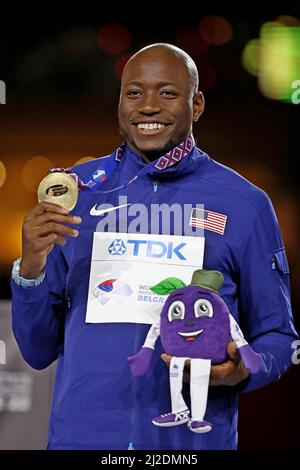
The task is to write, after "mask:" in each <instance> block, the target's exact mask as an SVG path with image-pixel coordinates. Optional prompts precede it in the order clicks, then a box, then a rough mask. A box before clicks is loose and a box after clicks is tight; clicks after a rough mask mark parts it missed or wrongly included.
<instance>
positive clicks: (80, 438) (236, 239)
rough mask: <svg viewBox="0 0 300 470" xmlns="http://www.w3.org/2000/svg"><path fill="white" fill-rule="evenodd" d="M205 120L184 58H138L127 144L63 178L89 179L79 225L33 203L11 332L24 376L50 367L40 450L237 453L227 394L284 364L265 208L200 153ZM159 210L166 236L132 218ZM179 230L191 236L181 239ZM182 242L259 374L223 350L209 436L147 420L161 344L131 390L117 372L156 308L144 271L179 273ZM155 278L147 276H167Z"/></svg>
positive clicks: (281, 277)
mask: <svg viewBox="0 0 300 470" xmlns="http://www.w3.org/2000/svg"><path fill="white" fill-rule="evenodd" d="M203 108H204V99H203V95H202V93H201V92H200V91H198V73H197V69H196V66H195V64H194V62H193V60H192V59H191V58H190V57H189V56H188V55H187V54H186V53H185V52H184V51H182V50H180V49H178V48H177V47H174V46H172V45H169V44H153V45H151V46H148V47H146V48H144V49H142V50H140V51H139V52H137V53H136V54H135V55H134V56H133V57H132V58H131V59H130V60H129V61H128V63H127V65H126V67H125V70H124V73H123V77H122V85H121V96H120V104H119V125H120V131H121V134H122V135H123V137H124V138H125V142H124V144H123V145H122V146H121V147H120V148H118V149H117V150H116V151H114V152H113V153H112V154H111V155H108V156H106V157H103V158H100V159H96V160H94V161H91V162H87V163H84V164H82V165H79V166H77V167H75V168H74V169H73V171H74V172H75V173H76V174H77V175H78V176H79V178H80V179H81V180H82V181H83V182H85V185H80V188H83V189H84V190H83V191H80V192H79V200H78V203H77V205H76V208H75V210H74V213H72V214H69V213H68V211H67V210H65V209H62V208H61V207H59V206H57V205H55V204H50V203H40V204H37V205H36V206H35V207H34V208H33V209H31V210H30V211H29V212H28V214H27V215H26V217H25V219H24V223H23V234H22V257H21V258H20V259H18V260H16V261H15V263H14V267H13V272H12V281H11V287H12V313H13V328H14V333H15V336H16V339H17V342H18V344H19V347H20V350H21V352H22V354H23V357H24V358H25V360H26V361H27V362H28V363H29V364H30V365H31V366H32V367H34V368H36V369H43V368H45V367H47V366H49V365H50V364H51V363H52V362H53V361H55V360H56V359H58V365H57V376H56V386H55V389H54V397H53V404H52V412H51V420H50V428H49V442H48V448H49V449H128V448H129V449H132V448H135V449H170V450H171V449H235V448H236V447H237V399H238V393H239V392H241V391H250V390H254V389H256V388H259V387H262V386H264V385H266V384H268V383H270V382H272V381H273V380H276V379H278V378H279V377H280V376H281V374H282V373H283V372H284V371H285V370H286V369H287V368H288V366H289V365H290V362H291V351H292V349H291V344H292V342H293V341H294V340H295V338H297V335H296V333H295V331H294V327H293V320H292V314H291V306H290V292H289V276H288V272H289V268H288V263H287V260H286V255H285V249H284V245H283V241H282V237H281V233H280V229H279V227H278V222H277V219H276V216H275V213H274V210H273V207H272V204H271V202H270V200H269V198H268V196H267V195H266V194H265V193H264V192H263V191H261V190H260V189H258V188H257V187H256V186H254V185H252V184H251V183H249V182H248V181H246V180H245V179H244V178H242V177H241V176H240V175H238V174H237V173H236V172H234V171H232V170H231V169H229V168H226V167H225V166H223V165H220V164H219V163H217V162H216V161H214V160H213V159H211V158H210V157H209V156H208V155H207V154H206V153H204V152H203V151H201V150H200V149H199V148H197V147H196V145H195V141H194V138H193V135H192V125H193V122H196V121H197V120H198V118H199V116H200V115H201V114H202V112H203ZM73 176H74V175H73ZM127 201H128V202H127ZM102 204H103V205H105V208H103V206H102ZM159 204H161V205H163V206H164V208H165V207H166V206H167V207H169V208H171V207H173V206H175V205H176V207H177V209H178V211H177V213H176V220H175V217H173V219H172V220H171V222H170V223H169V224H164V220H163V219H164V217H160V215H159V214H158V212H157V211H156V212H155V211H153V214H156V215H155V216H153V217H154V218H155V220H152V218H151V217H149V219H147V223H145V224H142V223H141V221H139V222H136V219H135V217H136V216H137V213H138V212H143V211H142V210H141V209H142V208H143V209H144V212H145V214H148V215H149V214H150V213H152V212H151V208H152V206H153V205H159ZM101 206H102V208H101V209H100V207H101ZM199 206H201V207H199ZM179 209H180V210H179ZM186 209H188V211H187V210H186ZM105 212H107V213H108V214H107V215H108V216H111V217H114V219H113V220H114V224H113V228H111V226H109V224H103V223H102V224H101V221H102V220H103V218H104V217H105V216H106V215H105ZM75 214H76V215H75ZM184 214H189V216H188V217H186V216H185V215H184ZM178 218H180V220H179V221H178ZM153 226H155V230H154V231H153ZM74 227H75V228H74ZM141 227H142V229H141ZM187 227H189V228H192V229H193V230H195V231H194V232H193V235H194V236H193V237H186V228H187ZM199 228H200V229H201V233H200V236H199V233H198V232H197V229H199ZM101 232H107V233H105V234H103V233H101ZM109 232H113V233H109ZM114 232H119V233H117V234H116V233H114ZM122 232H123V233H122ZM153 233H154V235H153ZM149 234H152V235H151V237H152V238H151V237H150V235H149ZM155 235H156V236H155ZM175 235H176V237H179V236H180V237H181V238H180V240H179V241H178V240H177V238H176V240H177V241H176V243H174V242H173V240H174V239H175ZM164 236H165V238H163V237H164ZM173 237H174V238H173ZM99 240H100V241H99ZM166 240H167V242H166ZM204 241H205V243H204ZM191 243H194V244H195V245H193V246H194V247H196V248H194V251H191V253H192V258H194V259H197V264H198V260H200V261H199V266H196V269H197V267H201V266H200V264H201V260H203V268H204V269H207V270H217V271H220V272H221V273H222V274H223V276H224V284H223V287H222V289H221V291H220V295H221V296H222V298H223V300H224V301H225V302H226V304H227V306H228V308H229V310H230V313H231V314H232V316H233V317H234V318H235V320H236V321H238V322H239V323H240V324H241V326H242V329H243V332H244V335H245V338H246V339H247V341H248V342H249V344H250V345H251V347H252V348H253V350H254V351H256V352H257V353H259V354H260V360H261V365H262V367H261V372H260V373H259V374H256V375H255V376H251V374H249V372H248V370H247V369H246V368H245V367H244V365H243V363H242V361H241V359H240V357H239V354H238V353H237V351H236V347H235V345H234V343H232V342H230V343H229V344H228V346H227V356H226V360H225V361H224V362H223V363H222V364H218V365H214V366H213V367H212V369H211V375H210V385H211V387H210V390H209V395H208V404H207V410H206V415H205V419H206V420H207V421H208V422H209V421H210V420H211V421H213V422H214V427H213V429H212V431H210V432H209V433H207V434H197V433H193V432H190V431H189V429H188V428H187V426H186V423H185V421H181V422H180V426H176V427H175V428H173V429H172V430H169V429H168V428H166V427H164V428H159V427H157V426H154V425H153V424H152V423H151V420H152V418H153V417H154V416H158V415H160V414H161V413H162V412H163V411H164V410H166V409H168V408H169V402H170V394H169V393H170V391H169V380H168V368H167V367H166V364H165V363H167V365H168V364H169V362H170V359H171V357H170V355H169V354H165V355H162V357H161V354H162V352H163V351H162V348H161V345H158V346H157V348H156V350H155V353H154V354H153V360H152V361H153V363H152V368H151V370H150V371H149V372H148V374H147V375H146V376H145V377H144V378H142V379H140V378H134V377H132V376H131V373H130V368H129V365H128V361H127V358H128V356H131V355H132V354H134V353H135V352H136V351H137V350H138V349H139V348H140V347H141V346H142V345H143V344H144V341H145V338H146V335H147V332H148V329H149V324H150V323H151V322H150V321H149V316H148V310H151V309H152V308H153V306H154V307H155V305H159V303H158V304H155V301H157V300H158V301H159V302H161V299H162V296H160V297H159V296H158V297H156V298H154V297H153V296H152V297H151V292H150V291H149V286H151V285H153V283H152V282H153V278H149V277H147V276H149V273H150V272H152V271H151V269H153V266H155V265H154V264H153V263H154V262H155V261H157V258H158V257H163V256H165V265H170V266H171V268H170V269H172V270H173V272H174V271H175V268H176V276H178V277H180V273H181V269H182V267H181V266H182V263H184V262H185V259H186V258H185V256H186V252H185V251H184V250H185V249H186V246H187V245H188V244H191ZM150 247H152V248H153V247H155V250H156V251H155V252H152V251H151V249H150ZM101 250H104V251H105V253H104V256H103V257H102V258H101V256H100V255H101ZM130 250H131V251H130ZM139 256H140V258H138V257H139ZM136 258H137V259H138V261H139V262H138V263H137V264H138V265H139V266H140V271H139V276H136V277H138V279H133V278H131V277H130V272H131V271H130V269H131V266H130V263H129V262H128V260H131V261H132V260H133V259H136ZM122 260H124V261H122ZM192 261H193V260H191V263H192ZM171 263H173V267H172V264H171ZM116 266H119V268H118V269H119V270H118V271H116V269H117V268H115V267H116ZM157 266H158V267H157V269H156V271H157V272H156V274H155V276H157V277H156V279H157V280H158V279H159V278H161V275H162V273H161V270H162V269H163V267H162V265H157ZM193 270H194V269H191V272H192V271H193ZM190 274H191V273H189V275H188V278H190ZM174 275H175V272H174ZM150 282H151V283H152V284H151V283H150ZM147 286H148V287H147ZM117 287H118V289H119V290H118V289H117ZM121 288H122V289H121ZM120 289H121V290H120ZM120 293H121V294H124V295H122V298H120V295H119V294H120ZM116 294H118V295H116ZM139 294H143V295H139ZM144 294H146V295H144ZM147 294H149V295H147ZM140 298H142V300H143V301H140V303H139V299H140ZM101 299H102V300H103V301H102V302H101V301H99V300H101ZM118 300H119V301H118ZM134 302H135V303H134ZM129 306H130V307H129ZM132 306H135V307H132ZM151 311H152V310H151ZM190 328H193V327H192V326H190ZM190 331H193V330H192V329H191V330H190ZM198 339H199V338H197V340H198ZM166 352H167V353H168V351H166ZM162 359H163V360H162ZM188 373H189V371H188V369H187V370H186V371H185V374H188ZM187 386H188V385H187V384H186V387H187ZM185 392H186V394H187V395H189V393H188V390H187V389H186V390H185ZM185 392H184V393H185ZM175 421H176V422H177V423H178V419H177V417H176V416H175V417H174V422H175Z"/></svg>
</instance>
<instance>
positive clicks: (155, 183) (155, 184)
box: [153, 181, 158, 193]
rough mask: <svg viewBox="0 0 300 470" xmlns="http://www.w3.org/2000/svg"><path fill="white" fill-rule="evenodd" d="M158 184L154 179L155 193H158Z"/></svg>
mask: <svg viewBox="0 0 300 470" xmlns="http://www.w3.org/2000/svg"><path fill="white" fill-rule="evenodd" d="M157 186H158V183H157V181H153V191H154V192H155V193H157Z"/></svg>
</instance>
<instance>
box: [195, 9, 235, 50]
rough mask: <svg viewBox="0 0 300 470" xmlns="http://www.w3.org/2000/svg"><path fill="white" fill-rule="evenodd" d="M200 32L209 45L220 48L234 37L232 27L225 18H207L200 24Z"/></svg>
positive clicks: (213, 16) (215, 16) (212, 16)
mask: <svg viewBox="0 0 300 470" xmlns="http://www.w3.org/2000/svg"><path fill="white" fill-rule="evenodd" d="M199 31H200V33H201V35H202V37H203V38H204V39H205V41H206V42H207V43H208V44H212V45H214V46H220V45H222V44H225V43H226V42H228V41H230V39H231V38H232V36H233V30H232V26H231V24H230V23H229V21H227V20H226V19H225V18H224V17H223V16H218V15H211V16H205V17H204V18H203V19H202V20H201V21H200V24H199Z"/></svg>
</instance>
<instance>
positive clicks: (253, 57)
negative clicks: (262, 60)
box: [242, 39, 260, 76]
mask: <svg viewBox="0 0 300 470" xmlns="http://www.w3.org/2000/svg"><path fill="white" fill-rule="evenodd" d="M259 48H260V41H259V39H251V41H249V42H248V43H247V45H246V46H245V47H244V50H243V53H242V64H243V66H244V68H245V69H246V70H247V72H249V73H251V74H252V75H256V76H257V75H258V73H259Z"/></svg>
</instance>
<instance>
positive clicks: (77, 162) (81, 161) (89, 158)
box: [72, 156, 95, 166]
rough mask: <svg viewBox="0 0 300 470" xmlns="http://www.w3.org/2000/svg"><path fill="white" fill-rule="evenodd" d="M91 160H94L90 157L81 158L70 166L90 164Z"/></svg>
mask: <svg viewBox="0 0 300 470" xmlns="http://www.w3.org/2000/svg"><path fill="white" fill-rule="evenodd" d="M91 160H95V157H90V156H86V157H81V158H79V159H78V160H76V161H75V162H74V163H73V164H72V166H75V165H81V163H85V162H90V161H91Z"/></svg>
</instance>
